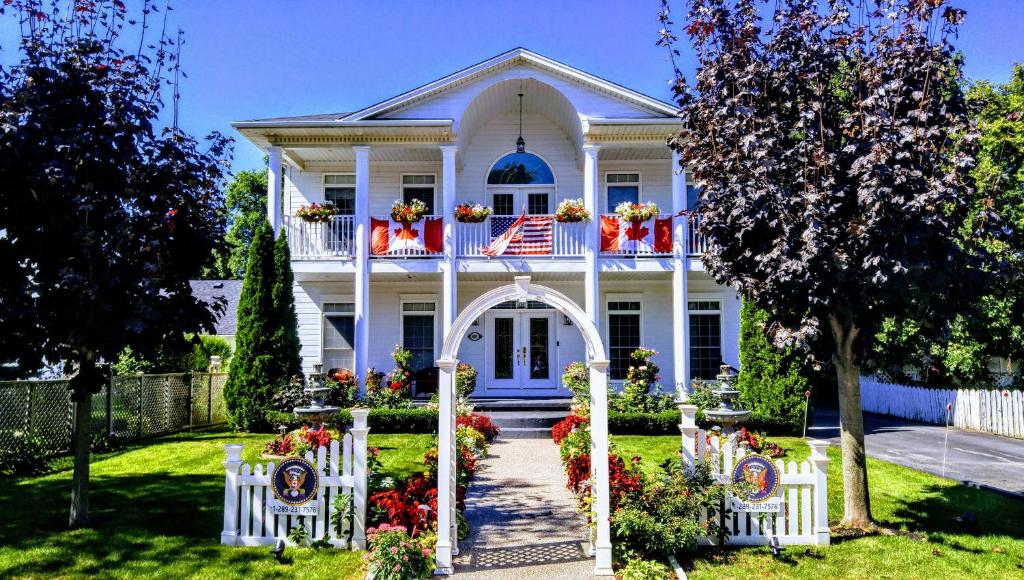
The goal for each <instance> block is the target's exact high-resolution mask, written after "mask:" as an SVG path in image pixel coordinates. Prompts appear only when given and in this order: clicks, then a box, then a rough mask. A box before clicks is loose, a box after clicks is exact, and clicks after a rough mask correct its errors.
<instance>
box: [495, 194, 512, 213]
mask: <svg viewBox="0 0 1024 580" xmlns="http://www.w3.org/2000/svg"><path fill="white" fill-rule="evenodd" d="M493 197H494V215H513V214H514V213H515V211H516V208H515V204H516V201H515V200H516V196H515V194H514V193H495V194H494V196H493Z"/></svg>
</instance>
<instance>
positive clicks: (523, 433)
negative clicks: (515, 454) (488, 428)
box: [499, 427, 551, 439]
mask: <svg viewBox="0 0 1024 580" xmlns="http://www.w3.org/2000/svg"><path fill="white" fill-rule="evenodd" d="M499 437H501V438H503V439H551V428H550V427H547V428H541V427H505V428H502V430H501V435H499Z"/></svg>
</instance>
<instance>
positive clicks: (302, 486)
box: [271, 457, 320, 506]
mask: <svg viewBox="0 0 1024 580" xmlns="http://www.w3.org/2000/svg"><path fill="white" fill-rule="evenodd" d="M271 483H272V485H271V488H272V489H273V491H274V497H276V498H277V499H278V501H280V502H281V503H285V504H288V505H293V506H299V505H304V504H306V503H309V502H310V501H312V500H313V498H315V497H316V492H317V489H318V488H319V486H320V478H319V476H318V475H317V472H316V468H315V467H314V466H313V465H312V464H311V463H310V462H308V461H306V460H305V459H302V458H300V457H293V458H290V459H285V460H284V461H282V462H281V464H280V465H278V466H277V467H276V468H274V475H273V477H272V479H271Z"/></svg>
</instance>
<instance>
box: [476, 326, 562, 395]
mask: <svg viewBox="0 0 1024 580" xmlns="http://www.w3.org/2000/svg"><path fill="white" fill-rule="evenodd" d="M487 338H488V340H487V350H488V352H487V368H488V373H487V374H488V376H487V381H486V388H487V391H488V392H490V394H494V395H502V394H504V395H514V394H521V395H528V394H531V393H529V392H526V391H531V390H532V391H536V392H535V393H532V394H536V395H543V394H544V393H543V391H544V390H545V389H547V390H555V389H557V387H558V377H557V373H556V370H555V368H554V366H555V365H556V361H555V346H556V341H555V313H554V312H530V311H525V312H524V311H501V310H497V311H491V312H490V313H488V315H487ZM503 391H507V392H504V393H503Z"/></svg>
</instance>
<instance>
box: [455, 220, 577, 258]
mask: <svg viewBox="0 0 1024 580" xmlns="http://www.w3.org/2000/svg"><path fill="white" fill-rule="evenodd" d="M533 217H550V218H552V220H551V254H547V255H543V256H536V255H534V256H530V257H531V258H541V257H552V258H566V257H579V256H583V250H584V247H585V243H586V224H585V223H561V222H557V221H555V220H554V219H553V216H533ZM493 218H494V216H488V217H487V219H485V220H484V221H482V222H480V223H478V224H464V223H456V224H455V253H456V255H457V256H459V257H479V256H483V255H484V253H483V249H484V248H486V247H487V246H488V245H489V244H490V243H491V241H492V240H493V239H494V238H492V237H491V220H492V219H493ZM506 257H518V256H506Z"/></svg>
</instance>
